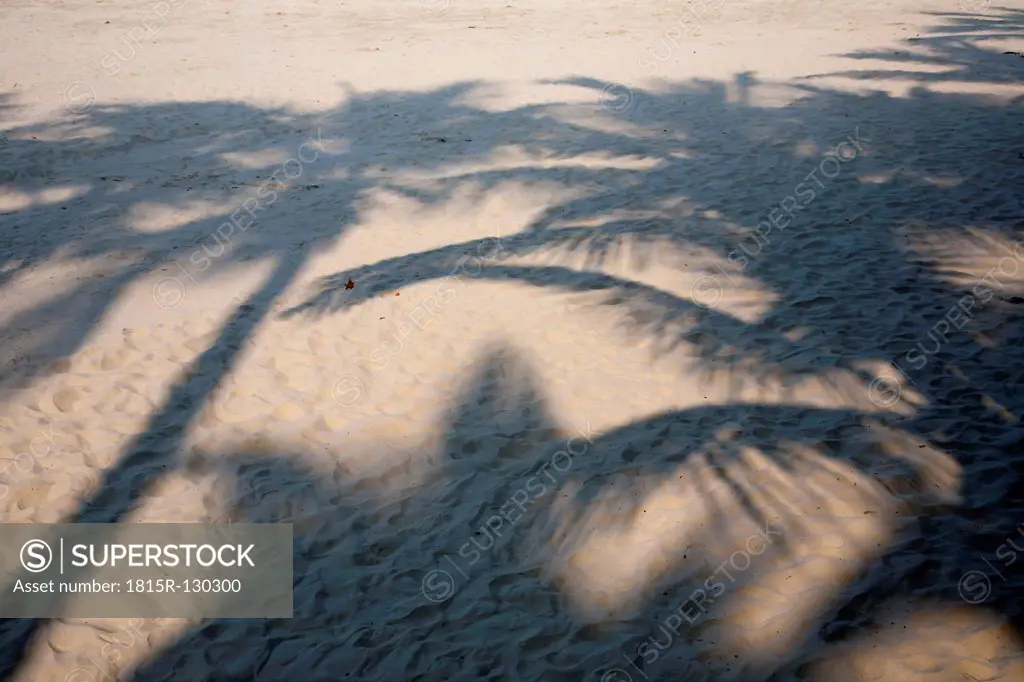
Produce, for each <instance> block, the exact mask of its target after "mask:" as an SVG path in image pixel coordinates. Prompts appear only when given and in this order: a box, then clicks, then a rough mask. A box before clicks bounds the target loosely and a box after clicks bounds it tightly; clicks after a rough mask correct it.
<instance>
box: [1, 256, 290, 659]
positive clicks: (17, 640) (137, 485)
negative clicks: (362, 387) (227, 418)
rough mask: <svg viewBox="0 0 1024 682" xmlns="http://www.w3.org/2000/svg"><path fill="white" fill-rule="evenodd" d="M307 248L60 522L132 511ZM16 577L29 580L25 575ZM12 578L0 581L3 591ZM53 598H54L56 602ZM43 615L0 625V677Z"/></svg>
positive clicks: (117, 518) (244, 309)
mask: <svg viewBox="0 0 1024 682" xmlns="http://www.w3.org/2000/svg"><path fill="white" fill-rule="evenodd" d="M308 253H309V252H308V249H307V250H303V251H302V252H301V253H299V254H296V255H294V256H292V257H290V258H287V257H282V259H281V261H280V262H279V263H278V265H277V267H276V268H275V270H274V272H273V273H272V274H271V275H270V277H269V278H268V279H267V281H266V283H265V284H264V285H263V286H262V287H261V288H260V290H259V291H257V292H256V293H255V294H253V295H252V296H250V297H249V299H248V300H247V301H246V302H245V303H243V304H242V305H240V306H238V309H237V310H236V311H235V313H234V314H233V315H232V316H231V319H230V320H228V322H227V323H226V324H225V325H224V327H223V329H222V331H221V333H220V336H219V337H218V338H217V339H216V340H215V341H214V342H213V344H212V345H211V346H210V347H209V348H207V349H206V350H205V351H203V353H202V354H201V355H200V356H199V357H197V358H196V359H195V360H194V361H193V362H192V364H191V365H190V366H189V367H188V368H187V369H186V370H185V371H184V372H183V375H182V377H181V378H180V379H179V380H178V381H177V382H176V384H175V385H174V386H173V388H172V389H171V391H170V395H169V396H168V398H167V401H166V402H165V404H164V407H163V409H161V410H160V411H159V412H158V413H156V414H155V415H153V417H152V418H151V419H150V421H149V424H148V425H147V427H146V429H145V430H144V431H143V432H142V433H141V434H139V435H138V436H137V437H136V438H135V439H134V440H133V441H132V442H131V444H129V446H128V447H126V448H125V454H124V455H123V456H122V457H121V459H120V461H119V462H118V463H117V464H115V465H114V466H113V467H111V468H110V469H108V470H107V471H106V472H105V473H104V475H103V478H102V481H101V482H100V484H99V486H98V488H97V491H96V493H95V495H94V496H93V497H92V498H91V499H88V500H85V501H84V502H83V503H82V506H81V507H80V509H79V511H78V513H77V514H75V515H74V516H73V517H71V518H69V519H66V520H65V521H64V523H120V522H121V521H122V520H123V519H124V518H125V517H126V516H128V515H129V514H130V513H131V512H133V511H134V510H135V509H136V508H137V507H138V504H139V502H140V501H141V500H142V499H143V498H144V497H145V494H146V492H147V491H148V490H150V489H151V488H152V486H153V485H154V484H155V483H156V482H157V481H159V479H160V478H161V477H162V476H163V475H164V474H165V473H166V472H168V471H169V470H171V469H173V467H174V466H176V464H177V461H176V460H177V454H178V452H179V451H180V449H181V445H182V441H183V440H184V437H185V434H186V432H187V429H188V426H189V424H191V423H192V420H193V419H195V417H196V415H198V414H199V411H200V410H201V409H202V407H203V405H205V404H206V402H207V401H208V400H209V399H210V397H212V396H213V394H214V392H215V391H216V390H217V388H218V387H219V386H220V383H221V381H222V380H223V379H224V377H226V376H227V375H228V373H229V372H230V371H231V369H232V368H233V367H234V365H235V364H236V363H237V362H238V359H239V356H240V351H241V349H242V346H243V345H244V343H245V341H246V340H247V339H248V338H249V337H250V335H251V334H252V333H253V331H255V329H256V327H257V326H258V325H259V324H260V322H262V321H263V319H264V318H266V317H267V315H268V313H269V312H270V308H271V306H272V305H273V303H274V301H275V300H276V299H277V297H278V296H279V295H280V294H281V293H282V292H283V291H284V290H285V289H286V288H287V287H288V285H289V284H291V282H292V281H293V279H294V278H295V276H296V274H298V272H299V270H300V269H301V267H302V266H303V264H304V263H305V262H306V259H307V257H308ZM86 570H87V569H80V570H77V571H76V570H73V569H70V568H69V569H68V575H67V578H66V579H67V580H69V581H77V580H86V579H88V577H87V576H85V575H83V573H84V572H85V571H86ZM16 579H21V580H30V579H31V575H30V574H26V575H20V576H17V577H16ZM13 584H14V580H10V582H9V583H8V585H7V586H5V587H4V590H5V593H7V594H9V593H10V592H11V589H12V585H13ZM58 603H59V602H58ZM46 622H47V620H46V619H20V618H19V619H10V620H5V621H4V622H3V624H2V625H0V678H2V679H13V678H14V677H15V675H16V674H17V672H18V670H19V668H20V666H21V663H22V662H23V661H24V659H25V654H26V652H27V651H28V647H29V645H30V644H31V642H32V639H33V638H34V636H35V635H36V633H37V632H39V630H40V628H41V627H42V625H43V624H44V623H46Z"/></svg>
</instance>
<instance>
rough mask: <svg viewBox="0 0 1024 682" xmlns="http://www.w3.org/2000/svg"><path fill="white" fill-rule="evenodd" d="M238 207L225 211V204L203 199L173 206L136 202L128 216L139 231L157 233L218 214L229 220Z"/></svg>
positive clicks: (213, 247) (211, 231)
mask: <svg viewBox="0 0 1024 682" xmlns="http://www.w3.org/2000/svg"><path fill="white" fill-rule="evenodd" d="M237 208H238V206H234V205H232V206H231V207H229V208H227V211H226V212H225V208H224V207H223V206H217V205H215V204H213V203H211V202H203V201H193V202H187V203H186V202H178V203H175V204H174V205H173V206H171V205H169V204H161V203H156V202H136V203H135V204H133V205H132V206H131V209H130V212H129V213H128V216H127V218H128V220H129V224H130V225H131V226H132V227H133V228H134V229H135V230H136V231H137V232H142V233H144V234H155V233H160V232H168V231H171V230H174V229H177V228H180V227H183V226H185V225H189V224H191V223H197V222H199V221H201V220H207V219H210V218H214V217H218V216H220V217H223V218H224V222H227V221H229V220H230V213H231V212H232V211H234V210H235V209H237ZM243 215H244V214H243ZM215 229H216V227H215V226H211V227H210V236H209V237H208V240H209V239H212V237H213V232H214V230H215ZM236 238H237V237H236ZM210 248H212V249H216V248H217V246H216V245H213V246H211V247H210Z"/></svg>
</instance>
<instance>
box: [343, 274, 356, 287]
mask: <svg viewBox="0 0 1024 682" xmlns="http://www.w3.org/2000/svg"><path fill="white" fill-rule="evenodd" d="M355 285H356V283H355V282H353V281H352V278H351V277H349V278H348V281H347V282H345V288H346V289H351V288H353V287H354V286H355Z"/></svg>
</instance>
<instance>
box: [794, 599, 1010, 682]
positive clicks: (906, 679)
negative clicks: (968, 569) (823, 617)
mask: <svg viewBox="0 0 1024 682" xmlns="http://www.w3.org/2000/svg"><path fill="white" fill-rule="evenodd" d="M874 621H875V622H876V623H878V624H879V625H878V626H877V627H876V629H875V630H874V631H873V632H872V633H870V634H867V635H865V636H862V637H859V638H857V639H856V640H854V641H852V642H849V643H841V644H836V645H832V646H828V647H826V648H825V650H824V652H823V653H822V654H821V655H820V656H817V657H816V659H815V660H814V661H812V662H811V663H808V664H806V665H805V666H804V667H803V668H802V671H801V672H802V673H803V677H804V679H807V680H813V681H814V682H819V681H820V682H860V681H861V680H868V679H870V680H874V681H877V682H949V681H950V680H957V681H958V682H960V681H961V680H963V681H965V682H971V681H974V680H979V681H980V680H994V679H1000V680H1020V679H1024V646H1022V643H1021V641H1020V636H1019V635H1018V634H1017V633H1016V631H1015V630H1014V628H1013V626H1012V625H1010V624H1009V623H1007V622H1006V621H1005V620H1003V619H1002V618H1000V617H998V616H996V615H995V614H994V613H992V612H990V611H988V610H985V609H979V608H976V607H971V606H967V605H943V604H938V603H930V602H927V601H914V600H906V601H904V600H900V601H897V602H894V603H890V604H888V605H886V606H885V607H884V609H883V610H882V611H880V612H879V613H878V614H877V616H876V618H874Z"/></svg>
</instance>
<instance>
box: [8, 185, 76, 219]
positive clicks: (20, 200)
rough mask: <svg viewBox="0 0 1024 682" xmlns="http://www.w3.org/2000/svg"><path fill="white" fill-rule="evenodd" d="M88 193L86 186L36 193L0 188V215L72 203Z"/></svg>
mask: <svg viewBox="0 0 1024 682" xmlns="http://www.w3.org/2000/svg"><path fill="white" fill-rule="evenodd" d="M88 191H89V187H88V185H68V186H64V187H48V188H45V189H41V190H39V191H38V192H24V191H21V190H17V189H12V188H9V187H0V213H7V212H14V211H24V210H25V209H27V208H31V207H32V206H50V205H53V204H59V203H61V202H68V201H72V200H74V199H75V198H77V197H80V196H83V195H84V194H86V193H87V192H88Z"/></svg>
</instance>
